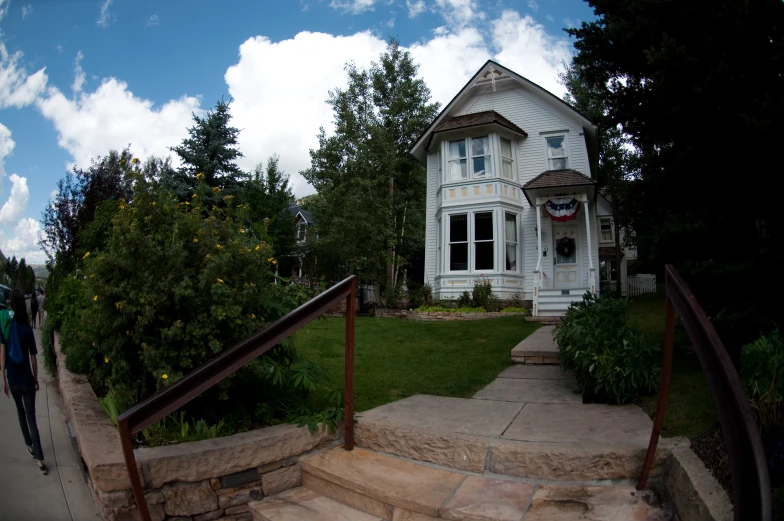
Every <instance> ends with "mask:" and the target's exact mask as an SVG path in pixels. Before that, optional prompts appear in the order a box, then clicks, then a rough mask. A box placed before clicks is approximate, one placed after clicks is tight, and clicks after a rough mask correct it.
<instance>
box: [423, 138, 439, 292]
mask: <svg viewBox="0 0 784 521" xmlns="http://www.w3.org/2000/svg"><path fill="white" fill-rule="evenodd" d="M438 160H439V155H438V153H437V152H436V151H433V152H432V153H430V154H428V155H427V199H426V202H425V207H426V209H425V211H426V212H427V213H426V215H427V219H426V223H427V224H426V225H425V282H426V283H428V284H431V285H433V284H434V282H435V279H436V254H437V251H438V246H437V245H436V237H437V230H436V227H437V226H438V216H437V215H436V207H437V204H436V203H437V201H436V193H437V191H438Z"/></svg>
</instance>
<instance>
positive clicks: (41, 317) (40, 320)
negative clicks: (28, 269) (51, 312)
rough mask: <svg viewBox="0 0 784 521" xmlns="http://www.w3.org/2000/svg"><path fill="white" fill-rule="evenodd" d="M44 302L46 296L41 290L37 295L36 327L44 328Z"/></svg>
mask: <svg viewBox="0 0 784 521" xmlns="http://www.w3.org/2000/svg"><path fill="white" fill-rule="evenodd" d="M45 300H46V295H45V294H44V290H43V289H42V290H41V293H39V294H38V325H39V326H41V327H44V301H45Z"/></svg>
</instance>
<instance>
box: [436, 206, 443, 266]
mask: <svg viewBox="0 0 784 521" xmlns="http://www.w3.org/2000/svg"><path fill="white" fill-rule="evenodd" d="M443 236H444V232H443V231H442V229H441V218H440V217H439V218H438V221H437V225H436V275H441V263H442V261H441V254H442V252H443V248H442V245H441V242H442V241H443V239H442V237H443Z"/></svg>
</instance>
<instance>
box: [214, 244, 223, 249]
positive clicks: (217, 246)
mask: <svg viewBox="0 0 784 521" xmlns="http://www.w3.org/2000/svg"><path fill="white" fill-rule="evenodd" d="M215 247H216V248H218V249H219V250H222V249H223V246H221V245H220V244H216V245H215Z"/></svg>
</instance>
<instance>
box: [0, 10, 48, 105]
mask: <svg viewBox="0 0 784 521" xmlns="http://www.w3.org/2000/svg"><path fill="white" fill-rule="evenodd" d="M5 6H6V7H5V9H7V8H8V7H7V6H8V4H5ZM2 9H3V4H2V0H0V18H2V16H3V13H2ZM22 56H23V54H22V52H21V51H17V52H15V53H13V54H9V53H8V50H7V49H6V47H5V43H4V42H2V41H0V109H3V108H6V107H16V108H21V107H24V106H27V105H30V104H31V103H33V102H34V101H35V100H36V98H37V97H38V96H39V95H40V94H41V93H42V92H43V91H44V89H45V88H46V82H47V80H48V78H47V76H46V68H45V67H44V68H42V69H40V70H39V71H37V72H35V73H33V74H30V75H28V74H27V71H26V70H25V69H24V66H22V65H20V63H19V62H20V61H21V59H22Z"/></svg>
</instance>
